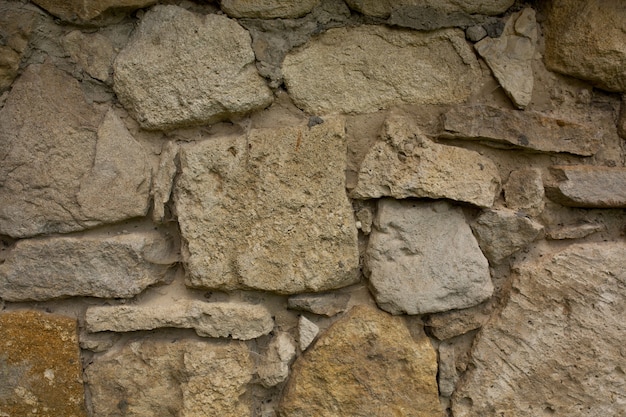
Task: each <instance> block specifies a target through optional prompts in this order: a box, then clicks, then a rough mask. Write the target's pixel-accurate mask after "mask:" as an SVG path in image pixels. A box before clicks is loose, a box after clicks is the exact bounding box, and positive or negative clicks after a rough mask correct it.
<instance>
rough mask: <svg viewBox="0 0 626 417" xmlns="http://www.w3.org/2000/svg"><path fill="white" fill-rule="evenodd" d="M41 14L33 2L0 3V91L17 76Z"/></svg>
mask: <svg viewBox="0 0 626 417" xmlns="http://www.w3.org/2000/svg"><path fill="white" fill-rule="evenodd" d="M41 14H42V12H41V11H39V10H38V9H37V8H36V7H35V6H33V5H31V4H24V3H21V2H6V1H5V2H2V3H0V39H2V42H1V43H0V91H3V90H5V89H7V88H8V87H9V86H10V85H11V83H12V82H13V80H14V79H15V77H16V76H17V74H18V70H19V67H20V62H21V60H22V58H23V56H24V54H25V53H26V52H27V51H28V45H29V42H30V39H31V36H32V34H33V31H34V30H35V28H36V27H37V22H38V21H39V17H40V16H41Z"/></svg>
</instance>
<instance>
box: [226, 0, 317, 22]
mask: <svg viewBox="0 0 626 417" xmlns="http://www.w3.org/2000/svg"><path fill="white" fill-rule="evenodd" d="M319 3H320V0H261V1H258V0H257V1H249V0H222V1H221V2H220V7H221V8H222V10H224V12H226V14H228V15H229V16H231V17H238V18H240V17H245V18H253V19H276V18H283V19H294V18H296V17H301V16H303V15H305V14H307V13H309V12H310V11H311V10H313V8H314V7H315V6H317V5H318V4H319Z"/></svg>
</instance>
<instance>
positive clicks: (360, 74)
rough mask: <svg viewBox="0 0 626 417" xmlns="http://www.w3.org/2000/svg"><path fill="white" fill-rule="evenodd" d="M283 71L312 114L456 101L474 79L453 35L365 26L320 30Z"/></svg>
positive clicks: (471, 59)
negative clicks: (320, 32) (319, 33)
mask: <svg viewBox="0 0 626 417" xmlns="http://www.w3.org/2000/svg"><path fill="white" fill-rule="evenodd" d="M389 56H394V59H393V60H390V59H389ZM282 70H283V75H284V77H285V85H286V86H287V90H288V91H289V95H290V96H291V97H292V99H293V100H294V102H295V103H296V105H297V106H298V107H300V108H302V109H304V110H305V111H307V112H309V113H312V114H319V113H336V112H345V113H367V112H374V111H377V110H380V109H383V108H388V107H391V106H394V105H400V104H444V103H460V102H463V101H464V100H465V99H466V98H467V97H468V96H469V94H470V93H471V90H472V85H473V82H474V81H475V80H476V79H477V78H479V66H478V62H477V60H476V57H475V55H474V54H473V52H472V51H471V50H470V49H469V47H468V45H467V43H466V41H465V36H464V34H463V32H462V31H460V30H454V29H447V30H440V31H433V32H417V31H410V30H398V29H396V30H392V29H388V28H385V27H383V26H369V25H364V26H358V27H352V28H337V29H330V30H328V31H326V32H325V33H323V34H322V35H320V36H319V37H317V38H314V39H313V40H311V41H310V42H309V43H307V44H306V45H305V46H303V47H302V48H300V49H298V50H296V51H293V52H291V53H289V54H288V55H287V56H286V57H285V60H284V63H283V68H282Z"/></svg>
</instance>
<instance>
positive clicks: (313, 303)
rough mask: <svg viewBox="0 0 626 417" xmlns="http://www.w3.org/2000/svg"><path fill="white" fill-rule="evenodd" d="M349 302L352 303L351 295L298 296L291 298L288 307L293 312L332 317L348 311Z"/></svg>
mask: <svg viewBox="0 0 626 417" xmlns="http://www.w3.org/2000/svg"><path fill="white" fill-rule="evenodd" d="M348 301H350V295H349V294H339V293H330V294H298V295H294V296H292V297H289V300H287V306H288V307H289V308H290V309H292V310H302V311H308V312H310V313H313V314H320V315H322V316H326V317H332V316H334V315H337V314H339V313H343V312H344V311H346V308H347V306H348Z"/></svg>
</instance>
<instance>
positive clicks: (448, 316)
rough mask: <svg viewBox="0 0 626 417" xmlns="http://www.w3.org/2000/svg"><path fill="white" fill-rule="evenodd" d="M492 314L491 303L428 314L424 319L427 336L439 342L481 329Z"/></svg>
mask: <svg viewBox="0 0 626 417" xmlns="http://www.w3.org/2000/svg"><path fill="white" fill-rule="evenodd" d="M491 313H493V303H484V304H481V305H478V306H475V307H470V308H465V309H462V310H452V311H445V312H443V313H437V314H430V315H428V317H426V318H425V319H424V326H426V327H427V328H428V334H430V335H433V336H434V337H436V338H437V339H439V340H446V339H451V338H453V337H457V336H461V335H463V334H466V333H468V332H471V331H472V330H476V329H479V328H481V327H482V326H483V325H484V324H485V323H487V321H488V320H489V318H490V317H491Z"/></svg>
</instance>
